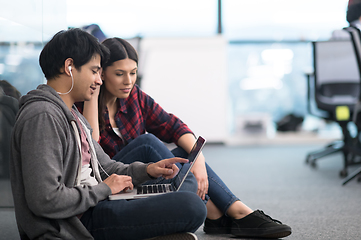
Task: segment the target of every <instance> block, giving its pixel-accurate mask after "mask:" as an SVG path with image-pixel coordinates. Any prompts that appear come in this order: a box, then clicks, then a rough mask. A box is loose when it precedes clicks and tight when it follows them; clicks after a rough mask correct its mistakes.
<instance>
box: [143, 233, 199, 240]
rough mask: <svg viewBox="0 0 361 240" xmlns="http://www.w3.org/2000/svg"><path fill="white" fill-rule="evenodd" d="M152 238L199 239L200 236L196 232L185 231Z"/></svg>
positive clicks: (162, 239) (170, 239)
mask: <svg viewBox="0 0 361 240" xmlns="http://www.w3.org/2000/svg"><path fill="white" fill-rule="evenodd" d="M150 240H198V238H197V236H196V235H195V234H194V233H190V232H185V233H173V234H169V235H164V236H158V237H155V238H151V239H150Z"/></svg>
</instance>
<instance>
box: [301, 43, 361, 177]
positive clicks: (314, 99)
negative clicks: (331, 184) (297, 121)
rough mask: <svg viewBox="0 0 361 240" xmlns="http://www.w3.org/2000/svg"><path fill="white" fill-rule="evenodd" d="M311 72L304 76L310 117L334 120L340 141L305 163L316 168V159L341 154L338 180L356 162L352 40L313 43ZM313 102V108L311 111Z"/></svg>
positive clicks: (356, 69) (356, 80) (356, 89)
mask: <svg viewBox="0 0 361 240" xmlns="http://www.w3.org/2000/svg"><path fill="white" fill-rule="evenodd" d="M312 45H313V60H314V62H313V65H314V73H313V74H309V75H307V80H308V109H309V112H310V114H312V115H315V116H317V117H321V118H323V119H326V120H328V121H334V122H337V123H338V124H339V126H340V127H341V129H342V134H343V138H342V139H341V140H338V141H334V142H332V143H330V144H328V145H327V146H325V147H324V148H323V149H320V150H318V151H314V152H311V153H309V154H308V155H307V157H306V163H310V164H311V166H313V167H315V166H316V160H318V159H320V158H322V157H325V156H329V155H330V154H333V153H337V152H342V154H343V161H344V166H343V169H342V170H341V171H340V176H341V177H346V176H347V175H348V172H347V167H348V166H350V165H353V164H356V163H359V161H358V159H357V158H356V155H355V154H354V153H353V152H351V151H350V148H349V146H353V145H354V144H355V143H354V142H355V136H351V134H350V131H349V130H348V125H349V123H350V122H352V119H351V116H352V114H353V110H354V107H355V105H356V103H357V102H358V99H359V95H360V94H359V91H360V79H361V77H360V76H361V74H360V71H359V67H358V66H359V65H358V62H357V58H356V56H355V52H354V47H353V44H352V41H351V40H345V41H332V40H330V41H317V42H313V43H312ZM312 103H314V104H315V105H316V108H317V110H316V109H313V108H312V107H313V105H312Z"/></svg>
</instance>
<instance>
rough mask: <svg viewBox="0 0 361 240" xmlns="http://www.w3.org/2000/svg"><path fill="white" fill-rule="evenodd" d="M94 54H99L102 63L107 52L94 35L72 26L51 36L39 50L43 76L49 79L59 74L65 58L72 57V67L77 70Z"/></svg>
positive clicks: (105, 58)
mask: <svg viewBox="0 0 361 240" xmlns="http://www.w3.org/2000/svg"><path fill="white" fill-rule="evenodd" d="M95 54H99V55H100V58H101V65H103V64H104V62H105V61H106V60H107V57H108V54H109V53H108V50H107V49H106V48H105V47H104V46H103V45H101V44H100V43H99V41H98V39H97V38H96V37H94V36H92V35H91V34H89V33H87V32H86V31H84V30H81V29H79V28H72V29H69V30H62V31H60V32H58V33H56V34H55V35H54V36H53V38H52V39H51V40H50V41H49V42H48V43H47V44H46V45H45V46H44V48H43V50H42V51H41V53H40V57H39V63H40V67H41V70H42V71H43V73H44V75H45V78H46V79H48V80H49V79H53V78H55V77H57V76H59V75H60V74H61V72H60V69H61V67H63V66H64V62H65V60H66V59H67V58H72V59H73V64H74V67H75V68H76V69H78V70H79V69H80V67H81V66H83V65H84V64H86V63H88V62H89V61H90V60H91V58H92V57H93V56H94V55H95Z"/></svg>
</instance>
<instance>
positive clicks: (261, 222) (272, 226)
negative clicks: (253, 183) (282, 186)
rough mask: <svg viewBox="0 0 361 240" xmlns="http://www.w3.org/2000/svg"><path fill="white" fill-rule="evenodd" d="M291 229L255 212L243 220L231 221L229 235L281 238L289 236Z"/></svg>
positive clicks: (261, 212)
mask: <svg viewBox="0 0 361 240" xmlns="http://www.w3.org/2000/svg"><path fill="white" fill-rule="evenodd" d="M291 232H292V230H291V228H290V227H289V226H287V225H285V224H282V223H281V222H280V221H278V220H275V219H272V218H271V217H270V216H268V215H266V214H264V212H263V211H260V210H257V211H254V212H253V213H251V214H249V215H247V216H245V217H244V218H241V219H238V220H233V222H232V227H231V234H233V235H235V236H237V237H244V238H283V237H287V236H288V235H290V234H291Z"/></svg>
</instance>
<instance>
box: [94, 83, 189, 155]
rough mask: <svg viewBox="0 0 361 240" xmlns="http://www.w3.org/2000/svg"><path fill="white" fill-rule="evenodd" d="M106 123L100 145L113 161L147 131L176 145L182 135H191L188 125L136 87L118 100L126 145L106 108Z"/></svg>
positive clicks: (116, 118) (118, 117)
mask: <svg viewBox="0 0 361 240" xmlns="http://www.w3.org/2000/svg"><path fill="white" fill-rule="evenodd" d="M104 120H105V129H103V130H102V131H101V133H100V140H99V143H100V145H101V146H102V148H103V149H104V151H105V152H106V153H107V154H108V155H109V156H110V157H111V158H112V157H113V156H114V155H115V154H116V153H117V152H119V151H120V150H121V149H122V148H123V147H124V146H125V145H126V144H127V143H129V142H130V141H131V140H133V139H135V138H136V137H138V136H140V135H141V134H144V133H145V132H149V133H152V134H154V135H155V136H157V137H158V138H159V139H160V140H162V141H163V142H167V143H172V142H173V143H177V142H178V139H179V138H180V137H181V136H182V135H183V134H186V133H192V131H191V130H190V129H189V128H188V126H187V125H186V124H185V123H183V122H182V121H181V120H180V119H179V118H178V117H176V116H175V115H173V114H170V113H167V112H166V111H164V110H163V108H162V107H161V106H159V104H157V103H156V102H155V101H154V99H153V98H151V97H150V96H148V95H147V94H146V93H144V92H143V91H142V90H140V88H139V87H138V86H137V85H135V86H134V88H133V90H132V92H131V93H130V95H129V97H128V98H126V99H118V111H117V113H116V114H115V123H116V125H117V127H118V128H119V131H120V133H121V134H122V136H123V138H124V140H125V142H123V140H122V139H121V138H120V137H119V136H118V135H117V134H115V133H114V131H113V129H112V126H111V125H110V122H109V115H108V110H107V109H106V111H105V115H104Z"/></svg>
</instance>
